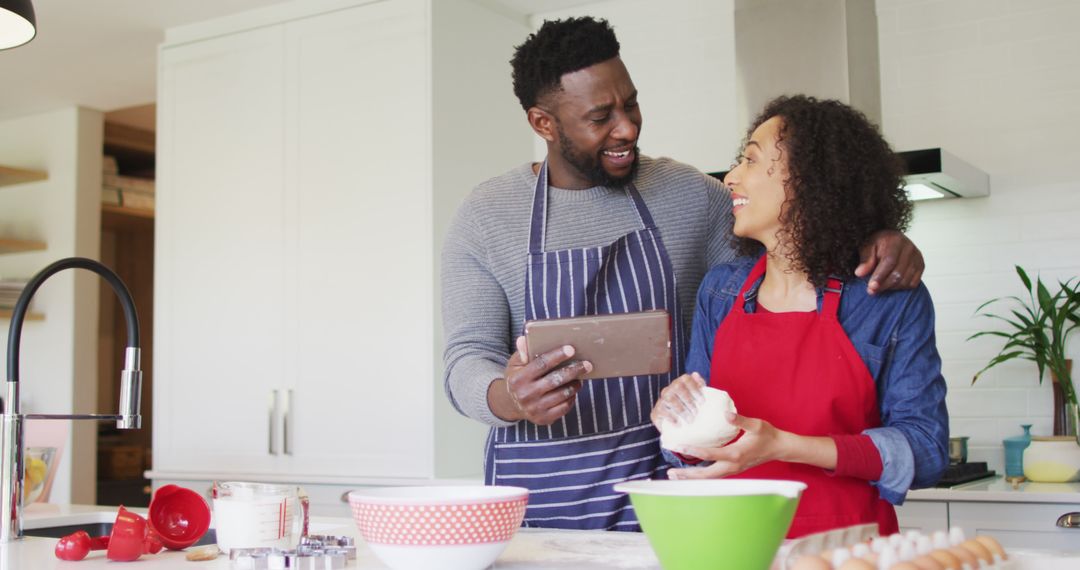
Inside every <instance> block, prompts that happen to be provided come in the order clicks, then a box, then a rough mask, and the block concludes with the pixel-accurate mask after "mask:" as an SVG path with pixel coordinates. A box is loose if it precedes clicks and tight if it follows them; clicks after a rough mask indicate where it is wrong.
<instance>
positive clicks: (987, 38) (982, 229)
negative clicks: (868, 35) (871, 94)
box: [877, 0, 1080, 471]
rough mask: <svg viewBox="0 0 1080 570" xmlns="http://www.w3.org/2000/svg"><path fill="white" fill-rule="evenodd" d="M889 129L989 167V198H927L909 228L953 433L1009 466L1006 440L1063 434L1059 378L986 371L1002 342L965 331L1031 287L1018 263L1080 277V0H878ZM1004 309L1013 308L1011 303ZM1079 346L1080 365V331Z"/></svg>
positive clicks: (894, 139)
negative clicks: (1055, 414)
mask: <svg viewBox="0 0 1080 570" xmlns="http://www.w3.org/2000/svg"><path fill="white" fill-rule="evenodd" d="M877 6H878V17H879V38H880V42H881V75H882V91H883V92H882V99H883V106H882V112H883V127H884V131H885V134H886V137H887V138H889V140H890V142H891V143H892V144H893V146H894V147H895V148H897V149H898V150H907V149H913V148H926V147H937V146H940V147H942V148H945V149H947V150H948V151H950V152H952V153H953V154H956V155H957V156H959V157H961V158H963V159H964V160H966V161H968V162H971V163H972V164H975V165H976V166H978V167H980V168H982V169H984V170H986V171H987V172H988V173H989V174H990V177H991V195H990V196H989V197H988V198H981V199H969V200H952V201H947V202H945V201H943V202H938V203H920V204H918V205H917V207H916V211H915V217H914V221H913V224H912V228H911V230H910V231H909V235H910V236H911V237H912V239H913V240H914V241H915V242H916V244H918V245H919V247H920V248H921V249H922V250H923V252H924V256H925V258H926V261H927V269H926V275H925V282H926V284H927V286H928V287H929V288H930V292H931V294H932V296H933V298H934V301H935V306H936V307H937V341H938V348H939V350H940V352H941V355H942V359H943V366H942V371H943V374H944V375H945V377H946V380H947V382H948V385H949V396H948V405H949V408H950V428H951V431H952V432H953V434H954V435H967V436H969V437H970V438H971V440H970V441H969V460H971V461H987V462H989V463H990V464H991V467H992V468H994V469H997V470H999V471H1001V470H1002V469H1003V465H1004V456H1003V451H1002V445H1001V440H1002V439H1003V438H1005V437H1009V436H1013V435H1018V434H1020V433H1021V432H1022V430H1021V428H1020V425H1021V424H1024V423H1031V424H1034V427H1033V428H1032V432H1033V433H1035V434H1047V433H1049V432H1050V431H1051V427H1052V418H1051V412H1052V410H1051V401H1052V396H1051V388H1050V385H1051V382H1050V378H1049V375H1047V377H1046V378H1044V380H1043V382H1042V384H1040V383H1039V382H1038V379H1037V371H1036V368H1035V365H1034V363H1030V362H1027V361H1014V362H1009V363H1006V364H1003V365H1000V366H998V367H996V368H994V369H991V370H990V371H988V372H986V373H984V375H983V376H982V377H981V378H980V379H979V381H978V383H977V384H975V385H974V386H972V384H971V377H972V375H973V374H974V373H975V372H976V371H977V370H979V369H980V368H982V366H984V365H985V364H986V362H987V360H988V359H989V358H990V357H992V356H993V355H995V354H996V353H997V351H998V348H999V347H1000V342H999V341H997V340H992V339H986V338H983V339H978V340H976V341H967V340H965V339H966V338H967V337H968V336H970V335H971V334H972V333H973V332H975V331H977V330H981V329H982V328H984V327H987V326H990V324H991V321H989V320H986V319H981V318H978V319H977V318H973V317H972V312H973V311H974V309H975V308H976V307H977V306H978V305H979V304H981V303H982V302H983V301H986V300H988V299H990V298H992V297H997V296H1002V295H1020V296H1024V295H1025V293H1024V291H1023V288H1022V285H1021V283H1020V280H1019V278H1017V276H1016V273H1015V271H1014V270H1013V266H1014V265H1016V264H1020V265H1022V266H1023V267H1024V268H1025V269H1027V270H1029V272H1030V273H1032V274H1034V273H1036V272H1039V273H1041V275H1042V276H1043V278H1044V280H1047V279H1049V280H1051V281H1054V280H1056V279H1058V278H1062V279H1067V278H1070V277H1075V276H1080V140H1078V139H1077V137H1076V135H1075V133H1077V132H1080V112H1078V111H1077V107H1076V101H1078V100H1080V73H1078V72H1077V70H1078V69H1080V39H1078V36H1077V34H1076V32H1075V26H1076V22H1078V21H1080V2H1068V1H1058V0H1039V1H1021V0H987V1H974V0H944V1H941V0H936V1H924V0H878V1H877ZM1001 308H1002V309H1003V310H1004V309H1007V306H1005V305H1002V307H1001ZM1069 354H1070V355H1071V356H1072V357H1073V358H1074V359H1077V360H1080V335H1076V338H1073V339H1071V342H1070V343H1069Z"/></svg>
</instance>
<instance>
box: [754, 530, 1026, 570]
mask: <svg viewBox="0 0 1080 570" xmlns="http://www.w3.org/2000/svg"><path fill="white" fill-rule="evenodd" d="M915 551H918V552H922V553H923V555H926V556H930V557H937V558H936V562H932V564H935V565H939V566H941V567H943V568H945V569H947V570H1017V569H1018V568H1019V566H1018V565H1017V563H1016V561H1014V560H1007V559H1004V558H1003V556H1005V555H1006V552H1005V550H1004V549H1003V548H1002V547H1001V545H1000V544H999V543H998V542H997V541H996V540H995V539H993V538H992V537H988V536H979V537H975V538H972V539H965V537H964V534H963V531H962V530H961V529H959V528H954V529H951V530H950V532H949V533H945V532H943V531H939V532H935V533H934V534H933V535H932V536H927V535H923V534H921V533H919V532H917V531H908V532H907V533H904V534H895V535H891V536H888V537H881V536H879V535H878V532H877V525H876V524H866V525H855V526H850V527H844V528H839V529H835V530H831V531H827V532H821V533H815V534H811V535H807V536H804V537H801V538H798V539H795V540H792V541H788V542H786V543H785V544H784V545H783V546H782V547H781V549H780V552H779V553H778V554H777V557H776V560H775V562H774V563H773V566H772V570H831V569H834V568H838V569H841V570H910V569H911V568H918V566H916V565H914V564H912V563H911V562H905V560H912V556H914V552H915ZM935 552H936V553H937V554H935ZM830 553H832V554H831V555H830ZM823 554H824V556H822V555H823ZM803 557H807V558H806V559H803ZM801 559H802V560H801ZM830 560H831V562H830Z"/></svg>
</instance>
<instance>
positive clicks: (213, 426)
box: [154, 28, 287, 470]
mask: <svg viewBox="0 0 1080 570" xmlns="http://www.w3.org/2000/svg"><path fill="white" fill-rule="evenodd" d="M283 46H284V35H283V30H281V29H280V28H264V29H258V30H254V31H248V32H244V33H239V34H232V35H229V36H226V37H221V38H215V39H211V40H207V41H204V42H199V43H195V44H189V45H185V46H182V47H181V48H176V49H164V50H162V53H161V73H160V88H159V92H160V100H159V109H160V113H159V114H160V117H159V119H160V122H159V126H158V129H159V130H158V133H159V142H158V159H157V168H158V178H157V200H158V203H157V209H158V213H157V219H156V238H157V239H156V244H155V259H156V263H155V279H154V283H155V284H154V289H155V291H154V296H155V300H154V301H155V305H154V316H155V323H154V338H155V340H156V341H157V342H156V343H155V354H154V360H155V361H154V382H155V386H154V420H155V422H154V423H155V425H154V450H155V455H154V466H155V468H158V467H163V468H168V469H174V468H178V467H182V466H185V465H193V464H202V465H214V466H217V467H218V468H220V469H241V468H243V469H248V470H260V469H270V468H272V466H273V462H272V460H273V459H274V457H273V456H271V455H269V454H268V453H267V449H268V439H269V435H268V433H267V428H268V420H267V409H268V408H267V402H268V398H269V391H270V389H271V388H281V387H283V386H285V385H286V382H287V379H286V377H285V358H284V355H285V327H284V323H283V320H282V314H283V312H282V305H283V304H284V302H285V282H284V274H285V263H284V262H285V256H284V252H283V251H282V249H281V247H280V244H281V243H283V241H284V227H283V224H282V220H283V219H284V216H285V210H286V204H285V184H284V178H283V176H282V174H283V171H282V164H281V160H280V157H281V156H282V154H283V151H284V148H285V144H284V142H285V137H284V134H285V133H284V128H283V125H282V122H281V119H280V117H281V109H282V105H283V102H284V93H283V92H282V90H281V85H282V83H283V81H284V76H285V73H284V71H285V70H284V67H283V66H282V65H281V52H282V48H283ZM252 94H259V96H257V97H254V96H252ZM256 442H258V443H259V445H255V443H256Z"/></svg>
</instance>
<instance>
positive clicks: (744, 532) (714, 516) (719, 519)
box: [615, 479, 806, 570]
mask: <svg viewBox="0 0 1080 570" xmlns="http://www.w3.org/2000/svg"><path fill="white" fill-rule="evenodd" d="M803 489H806V484H805V483H799V482H796V481H772V480H765V479H702V480H679V481H667V480H657V481H629V482H626V483H619V484H618V485H615V490H616V491H619V492H622V493H629V494H630V502H631V503H632V504H633V505H634V510H635V511H636V512H637V516H638V521H640V522H641V528H642V529H643V530H644V531H645V535H646V536H648V537H649V544H651V545H652V548H653V551H655V552H656V556H657V558H659V559H660V565H661V566H663V567H664V568H665V569H666V570H695V569H698V568H700V569H709V570H712V569H716V568H739V569H741V570H767V569H768V568H769V565H770V564H772V560H773V557H775V556H776V551H777V550H778V549H779V548H780V543H781V542H783V540H784V536H785V535H787V531H788V527H790V526H791V519H792V518H793V517H794V516H795V507H797V506H798V504H799V496H800V495H802V492H803Z"/></svg>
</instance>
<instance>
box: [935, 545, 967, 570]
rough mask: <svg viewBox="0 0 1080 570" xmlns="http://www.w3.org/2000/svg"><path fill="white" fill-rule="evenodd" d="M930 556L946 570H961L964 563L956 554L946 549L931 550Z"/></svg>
mask: <svg viewBox="0 0 1080 570" xmlns="http://www.w3.org/2000/svg"><path fill="white" fill-rule="evenodd" d="M929 556H930V557H931V558H933V559H934V560H937V561H938V562H940V563H941V565H942V566H944V567H945V568H946V570H960V565H961V564H962V563H963V561H962V560H960V559H959V558H957V557H956V555H955V554H953V553H951V552H949V551H948V550H945V549H944V548H938V549H936V550H931V551H930V554H929Z"/></svg>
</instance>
